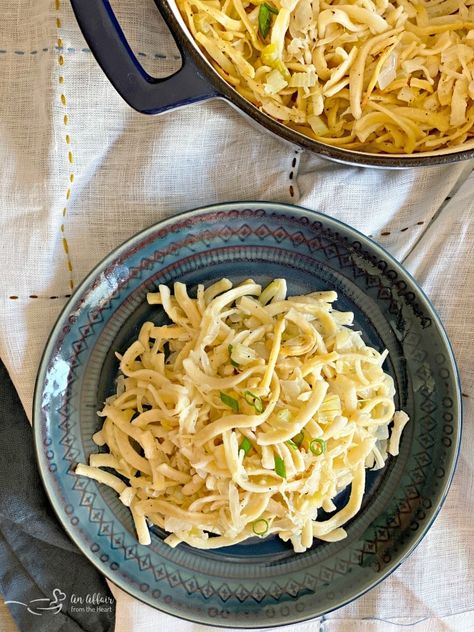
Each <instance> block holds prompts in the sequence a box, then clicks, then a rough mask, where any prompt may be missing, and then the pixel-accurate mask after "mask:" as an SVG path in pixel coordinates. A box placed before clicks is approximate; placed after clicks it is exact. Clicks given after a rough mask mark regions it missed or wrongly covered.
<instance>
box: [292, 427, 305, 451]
mask: <svg viewBox="0 0 474 632" xmlns="http://www.w3.org/2000/svg"><path fill="white" fill-rule="evenodd" d="M303 440H304V431H303V430H302V431H301V432H298V434H297V435H295V436H294V437H293V441H294V442H295V444H296V445H297V446H298V448H299V447H300V445H301V444H302V443H303Z"/></svg>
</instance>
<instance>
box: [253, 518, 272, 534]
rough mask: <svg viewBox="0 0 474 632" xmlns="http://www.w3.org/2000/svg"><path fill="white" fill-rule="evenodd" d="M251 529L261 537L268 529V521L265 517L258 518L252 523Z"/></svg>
mask: <svg viewBox="0 0 474 632" xmlns="http://www.w3.org/2000/svg"><path fill="white" fill-rule="evenodd" d="M252 530H253V532H254V533H255V535H259V536H260V537H262V536H263V535H265V534H266V532H267V531H268V522H267V521H266V520H265V518H259V519H258V520H255V522H253V523H252Z"/></svg>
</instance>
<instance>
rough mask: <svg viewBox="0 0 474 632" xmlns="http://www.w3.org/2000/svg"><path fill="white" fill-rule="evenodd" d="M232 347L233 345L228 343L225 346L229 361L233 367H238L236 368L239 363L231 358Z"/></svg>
mask: <svg viewBox="0 0 474 632" xmlns="http://www.w3.org/2000/svg"><path fill="white" fill-rule="evenodd" d="M233 348H234V347H233V346H232V345H229V346H228V347H227V349H228V351H229V360H230V363H231V364H232V366H233V367H235V368H236V369H238V368H239V366H240V364H239V363H238V362H236V361H235V360H232V349H233Z"/></svg>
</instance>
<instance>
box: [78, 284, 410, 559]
mask: <svg viewBox="0 0 474 632" xmlns="http://www.w3.org/2000/svg"><path fill="white" fill-rule="evenodd" d="M336 298H337V295H336V293H335V292H331V291H328V292H314V293H311V294H307V295H305V296H293V297H288V298H287V297H286V283H285V281H284V279H277V280H275V281H273V282H272V283H270V285H268V286H267V287H266V288H265V289H264V290H263V291H262V287H261V286H260V285H259V284H257V283H255V282H254V281H252V280H248V281H244V282H243V283H241V284H240V285H238V286H236V287H232V283H231V282H230V281H228V280H227V279H222V280H221V281H219V282H217V283H215V284H213V285H211V286H210V287H208V288H207V289H204V287H203V286H202V285H200V286H198V289H197V297H196V298H195V299H194V298H190V297H189V295H188V293H187V289H186V286H185V285H184V284H182V283H175V284H174V295H172V294H171V292H170V290H169V288H168V287H167V286H165V285H160V287H159V292H158V293H154V294H149V295H148V301H149V303H151V304H153V305H157V306H158V307H157V309H158V310H160V311H161V310H164V311H165V312H166V314H167V316H168V317H169V319H170V321H171V323H170V324H168V325H160V326H157V325H155V324H154V323H152V322H146V323H145V324H144V325H143V326H142V328H141V331H140V335H139V337H138V340H136V341H135V342H134V343H133V344H132V345H131V346H130V347H129V348H128V349H127V350H126V352H125V353H124V354H123V356H118V357H119V358H120V371H121V376H120V377H119V379H118V386H117V393H116V394H115V395H114V396H112V397H111V398H109V399H108V401H107V402H106V404H105V406H104V408H103V410H102V412H101V413H100V415H101V416H102V417H104V418H105V421H104V424H103V427H102V429H101V430H100V431H99V432H97V433H96V434H95V435H94V441H95V442H96V444H98V445H99V446H107V448H108V450H109V452H101V453H98V454H92V455H91V456H90V465H89V466H87V465H78V466H77V469H76V473H77V474H80V475H85V476H89V477H91V478H94V479H96V480H97V481H100V482H102V483H105V484H107V485H109V486H111V487H112V488H113V489H115V490H116V492H117V493H118V494H119V495H120V500H121V501H122V502H123V503H124V504H125V505H127V506H128V507H130V509H131V512H132V515H133V519H134V521H135V526H136V529H137V534H138V539H139V541H140V542H141V543H142V544H148V543H149V542H150V534H149V531H148V524H147V521H148V522H149V523H153V524H155V525H158V526H159V527H161V528H163V529H165V530H166V531H167V532H169V534H170V535H169V536H168V537H167V538H166V540H165V541H166V542H167V543H168V544H169V545H170V546H176V545H177V544H179V543H180V542H187V543H188V544H190V545H192V546H194V547H198V548H204V549H206V548H207V549H209V548H216V547H221V546H227V545H231V544H235V543H237V542H241V541H242V540H245V539H246V538H249V537H251V536H255V535H259V536H267V535H270V534H277V535H278V536H279V537H280V538H282V539H283V540H285V541H288V540H290V541H291V543H292V545H293V547H294V550H295V551H296V552H301V551H305V550H306V549H307V548H308V547H310V546H311V545H312V543H313V538H318V539H320V540H326V541H336V540H340V539H342V538H344V537H345V536H346V532H345V530H344V528H343V526H344V524H345V523H346V522H347V521H348V520H349V519H351V518H352V517H353V516H354V515H355V514H356V513H357V512H358V511H359V509H360V506H361V502H362V496H363V493H364V484H365V471H366V468H381V467H383V466H384V463H385V460H386V459H387V453H389V454H392V455H397V454H398V446H399V441H400V435H401V432H402V430H403V427H404V425H405V424H406V422H407V421H408V417H407V415H406V414H405V413H403V412H395V406H394V399H393V398H394V394H395V390H394V386H393V381H392V379H391V378H390V376H389V375H387V374H386V373H384V371H383V369H382V364H383V362H384V360H385V358H386V356H387V351H384V352H383V353H382V354H380V353H379V352H378V351H376V350H375V349H373V348H371V347H368V346H366V345H365V343H364V342H363V340H362V338H361V335H360V334H359V333H357V332H355V331H353V330H352V329H351V328H350V326H351V324H352V319H353V315H352V314H351V313H348V312H339V311H337V310H335V309H334V307H333V303H334V301H335V300H336ZM392 421H393V427H392V430H391V433H389V425H390V424H391V422H392ZM101 468H112V469H114V470H115V471H116V473H118V474H120V475H121V478H119V477H118V476H116V475H115V474H111V473H110V472H107V471H105V470H103V469H101ZM122 479H125V480H126V481H127V483H125V482H123V480H122ZM349 484H352V488H351V493H350V498H349V501H348V503H347V504H346V505H345V506H344V507H343V508H342V509H341V510H339V511H337V512H336V513H334V514H333V515H332V516H331V517H330V518H329V519H325V520H318V515H319V514H320V512H321V510H324V511H326V512H333V511H334V510H335V509H336V506H335V505H334V502H333V499H334V497H335V496H336V495H337V494H338V493H339V492H340V491H341V490H343V489H344V488H345V487H347V486H348V485H349Z"/></svg>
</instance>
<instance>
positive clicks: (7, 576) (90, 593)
mask: <svg viewBox="0 0 474 632" xmlns="http://www.w3.org/2000/svg"><path fill="white" fill-rule="evenodd" d="M0 593H1V594H2V595H3V597H4V598H5V600H7V601H12V602H16V603H10V604H7V605H8V607H9V609H10V612H11V613H12V615H13V617H14V619H15V621H16V623H17V625H18V627H19V628H20V630H21V632H59V631H61V632H79V631H84V632H109V631H110V632H112V630H113V629H114V624H115V602H114V601H113V598H112V595H111V593H110V591H109V588H108V586H107V583H106V581H105V579H104V577H103V576H102V575H101V574H100V573H99V572H98V571H97V570H96V569H95V568H94V567H93V566H92V564H91V563H90V562H89V561H88V560H87V559H86V558H85V557H84V556H83V555H82V554H81V552H80V551H79V550H78V549H77V547H76V546H75V545H74V544H73V543H72V542H71V540H69V538H68V537H67V535H66V534H65V533H64V532H63V531H62V528H61V526H60V524H59V522H58V520H57V518H56V517H55V515H54V512H53V510H52V508H51V506H50V504H49V501H48V499H47V497H46V494H45V492H44V490H43V485H42V483H41V479H40V475H39V472H38V469H37V465H36V459H35V454H34V447H33V434H32V430H31V427H30V424H29V423H28V420H27V418H26V415H25V413H24V410H23V407H22V405H21V403H20V400H19V398H18V396H17V394H16V391H15V389H14V387H13V384H12V382H11V380H10V378H9V376H8V373H7V371H6V369H5V367H4V365H3V364H2V363H1V362H0ZM94 596H95V597H94ZM94 601H95V602H96V603H97V601H101V602H102V603H101V604H100V607H97V605H94V603H93V602H94ZM91 602H92V603H91Z"/></svg>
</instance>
